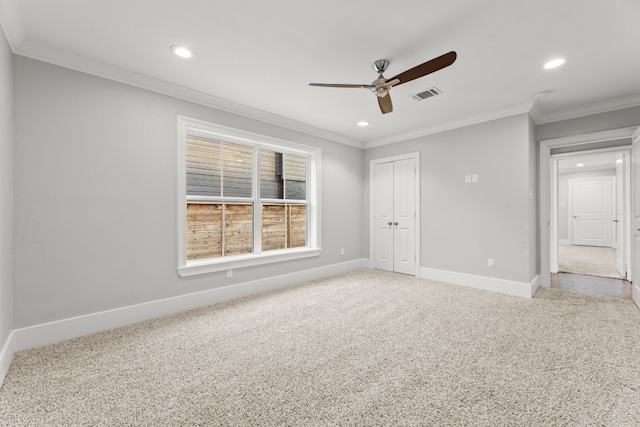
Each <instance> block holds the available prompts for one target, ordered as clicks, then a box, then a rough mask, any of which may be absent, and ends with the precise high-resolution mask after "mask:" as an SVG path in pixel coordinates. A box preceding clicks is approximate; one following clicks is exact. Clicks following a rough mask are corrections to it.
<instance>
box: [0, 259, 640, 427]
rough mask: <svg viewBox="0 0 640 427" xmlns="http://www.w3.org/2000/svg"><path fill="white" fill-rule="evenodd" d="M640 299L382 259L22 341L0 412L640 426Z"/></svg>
mask: <svg viewBox="0 0 640 427" xmlns="http://www.w3.org/2000/svg"><path fill="white" fill-rule="evenodd" d="M639 330H640V311H639V310H638V309H637V308H636V307H635V306H634V305H633V303H632V302H631V301H626V300H621V299H614V298H605V297H594V296H587V295H580V294H574V293H568V292H564V291H560V290H555V289H548V288H541V289H539V290H538V293H537V294H536V297H535V298H534V299H525V298H518V297H510V296H506V295H501V294H495V293H490V292H485V291H480V290H475V289H469V288H463V287H456V286H452V285H445V284H440V283H434V282H429V281H425V280H418V279H415V278H412V277H409V276H403V275H397V274H390V273H382V272H378V271H371V270H358V271H355V272H351V273H347V274H343V275H339V276H335V277H333V278H329V279H324V280H318V281H314V282H310V283H307V284H303V285H300V286H297V287H292V288H287V289H283V290H280V291H275V292H271V293H267V294H263V295H259V296H253V297H248V298H244V299H240V300H236V301H233V302H229V303H224V304H220V305H216V306H212V307H207V308H202V309H198V310H194V311H191V312H187V313H183V314H180V315H175V316H170V317H165V318H162V319H158V320H155V321H148V322H143V323H140V324H136V325H133V326H130V327H126V328H121V329H117V330H112V331H108V332H103V333H99V334H95V335H92V336H88V337H84V338H80V339H75V340H70V341H67V342H64V343H60V344H56V345H50V346H46V347H42V348H39V349H35V350H29V351H24V352H20V353H18V354H16V356H15V359H14V362H13V363H12V365H11V367H10V369H9V372H8V375H7V378H6V380H5V384H4V386H3V388H2V389H0V424H1V425H3V426H27V425H28V426H80V425H83V426H85V425H86V426H101V425H104V426H107V425H108V426H119V425H132V426H231V425H233V426H256V425H260V426H264V425H267V426H276V425H289V426H307V425H311V426H329V425H332V426H333V425H354V426H373V425H376V426H377V425H406V426H409V425H424V426H507V425H508V426H636V425H640V357H638V355H640V334H639V333H638V331H639Z"/></svg>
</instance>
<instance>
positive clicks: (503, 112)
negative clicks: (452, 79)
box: [365, 102, 533, 149]
mask: <svg viewBox="0 0 640 427" xmlns="http://www.w3.org/2000/svg"><path fill="white" fill-rule="evenodd" d="M532 105H533V102H526V103H523V104H517V105H512V106H510V107H506V108H500V109H498V110H493V111H489V112H486V113H482V114H478V115H475V116H471V117H466V118H464V119H460V120H452V121H449V122H445V123H442V124H440V125H437V126H432V127H429V128H426V129H420V130H417V131H414V132H408V133H403V134H400V135H397V136H393V137H390V138H383V139H379V140H375V141H370V142H368V143H365V149H369V148H374V147H380V146H382V145H388V144H394V143H396V142H401V141H408V140H410V139H414V138H420V137H423V136H427V135H433V134H435V133H440V132H446V131H448V130H453V129H458V128H463V127H465V126H471V125H475V124H478V123H483V122H489V121H491V120H497V119H502V118H505V117H510V116H515V115H516V114H522V113H529V112H530V111H531V107H532Z"/></svg>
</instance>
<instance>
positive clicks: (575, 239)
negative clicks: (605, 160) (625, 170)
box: [571, 178, 613, 248]
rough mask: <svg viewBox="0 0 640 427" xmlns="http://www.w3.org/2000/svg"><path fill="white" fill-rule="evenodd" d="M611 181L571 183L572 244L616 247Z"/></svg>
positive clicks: (597, 179) (602, 179)
mask: <svg viewBox="0 0 640 427" xmlns="http://www.w3.org/2000/svg"><path fill="white" fill-rule="evenodd" d="M611 187H612V180H611V178H594V179H589V180H579V181H577V180H576V181H572V185H571V191H572V196H571V197H572V199H571V200H572V227H573V228H572V230H573V232H572V244H573V245H585V246H606V247H609V248H610V247H613V227H612V224H613V212H612V188H611Z"/></svg>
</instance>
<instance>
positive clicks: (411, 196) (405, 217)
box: [373, 159, 416, 275]
mask: <svg viewBox="0 0 640 427" xmlns="http://www.w3.org/2000/svg"><path fill="white" fill-rule="evenodd" d="M373 185H374V254H373V256H374V267H375V268H378V269H381V270H387V271H395V272H398V273H404V274H412V275H413V274H415V270H416V260H415V246H416V240H415V239H416V236H415V233H416V226H415V224H416V218H415V208H416V206H415V160H414V159H405V160H398V161H394V162H387V163H378V164H376V165H375V166H374V182H373Z"/></svg>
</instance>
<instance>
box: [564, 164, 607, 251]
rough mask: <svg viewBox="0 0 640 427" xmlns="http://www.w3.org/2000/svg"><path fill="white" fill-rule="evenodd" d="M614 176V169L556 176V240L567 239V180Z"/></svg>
mask: <svg viewBox="0 0 640 427" xmlns="http://www.w3.org/2000/svg"><path fill="white" fill-rule="evenodd" d="M602 176H613V177H615V176H616V170H615V169H605V170H594V171H586V172H572V173H560V174H558V239H560V240H566V239H568V238H569V180H570V179H573V178H595V177H602Z"/></svg>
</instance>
